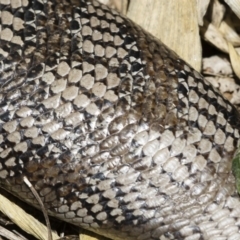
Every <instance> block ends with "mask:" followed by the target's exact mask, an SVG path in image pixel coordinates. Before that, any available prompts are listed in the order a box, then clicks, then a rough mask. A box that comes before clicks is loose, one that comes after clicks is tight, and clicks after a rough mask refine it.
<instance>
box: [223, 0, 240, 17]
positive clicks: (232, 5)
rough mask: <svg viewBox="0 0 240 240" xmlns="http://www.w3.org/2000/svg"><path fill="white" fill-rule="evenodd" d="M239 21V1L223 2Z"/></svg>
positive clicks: (228, 0)
mask: <svg viewBox="0 0 240 240" xmlns="http://www.w3.org/2000/svg"><path fill="white" fill-rule="evenodd" d="M224 1H225V3H227V4H228V6H229V7H230V8H231V9H232V11H233V12H234V13H235V14H236V15H237V16H238V18H239V19H240V0H224Z"/></svg>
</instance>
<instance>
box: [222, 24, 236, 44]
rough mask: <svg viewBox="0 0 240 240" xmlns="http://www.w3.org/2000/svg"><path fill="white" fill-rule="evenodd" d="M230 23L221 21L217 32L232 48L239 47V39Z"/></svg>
mask: <svg viewBox="0 0 240 240" xmlns="http://www.w3.org/2000/svg"><path fill="white" fill-rule="evenodd" d="M230 24H231V23H227V22H225V21H222V23H221V25H220V28H219V30H220V31H221V33H222V34H223V37H224V38H225V39H226V40H227V41H228V42H230V43H231V44H232V45H233V46H240V37H239V36H238V34H237V33H236V31H235V29H234V28H233V26H231V25H230Z"/></svg>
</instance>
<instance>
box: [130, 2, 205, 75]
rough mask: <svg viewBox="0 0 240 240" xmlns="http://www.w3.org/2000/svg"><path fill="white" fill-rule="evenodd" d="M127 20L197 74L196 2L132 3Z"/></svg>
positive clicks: (199, 45) (198, 50) (199, 56)
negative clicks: (173, 52) (171, 52)
mask: <svg viewBox="0 0 240 240" xmlns="http://www.w3.org/2000/svg"><path fill="white" fill-rule="evenodd" d="M127 16H128V17H130V18H131V19H132V20H133V21H134V22H137V23H138V24H139V25H140V26H142V27H143V28H144V29H146V30H148V31H149V32H150V33H152V34H153V35H154V36H155V37H157V38H159V39H161V41H162V42H164V43H165V44H166V45H167V46H168V47H169V48H171V49H173V50H174V51H175V52H176V53H177V54H178V55H179V56H181V57H182V58H183V59H184V60H185V61H186V62H188V63H189V64H190V65H192V66H193V67H194V68H195V69H197V70H200V68H201V59H202V53H201V43H200V37H199V27H198V19H197V3H196V1H195V0H190V1H189V0H181V1H176V0H168V1H166V0H151V1H146V0H138V1H131V2H130V6H129V10H128V13H127ZM143 16H144V17H143ZM189 46H191V47H189Z"/></svg>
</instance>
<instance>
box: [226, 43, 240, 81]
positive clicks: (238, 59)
mask: <svg viewBox="0 0 240 240" xmlns="http://www.w3.org/2000/svg"><path fill="white" fill-rule="evenodd" d="M228 49H229V55H230V60H231V64H232V68H233V71H234V73H235V74H236V75H237V77H238V78H239V79H240V67H239V66H240V56H239V55H238V53H237V51H236V50H235V49H234V47H233V45H232V44H231V43H230V42H228Z"/></svg>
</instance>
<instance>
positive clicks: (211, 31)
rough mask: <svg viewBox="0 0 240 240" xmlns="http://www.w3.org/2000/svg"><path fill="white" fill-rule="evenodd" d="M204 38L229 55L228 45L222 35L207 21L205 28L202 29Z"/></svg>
mask: <svg viewBox="0 0 240 240" xmlns="http://www.w3.org/2000/svg"><path fill="white" fill-rule="evenodd" d="M200 31H201V34H202V36H203V38H204V39H205V40H206V41H208V42H210V43H211V44H212V45H214V46H215V47H216V48H218V49H220V50H221V51H222V52H225V53H228V43H227V41H226V40H225V38H224V37H223V35H222V33H221V32H220V31H219V30H218V29H217V28H216V27H215V26H214V25H213V24H211V23H209V22H208V21H207V20H205V21H204V26H203V27H202V28H201V29H200Z"/></svg>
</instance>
